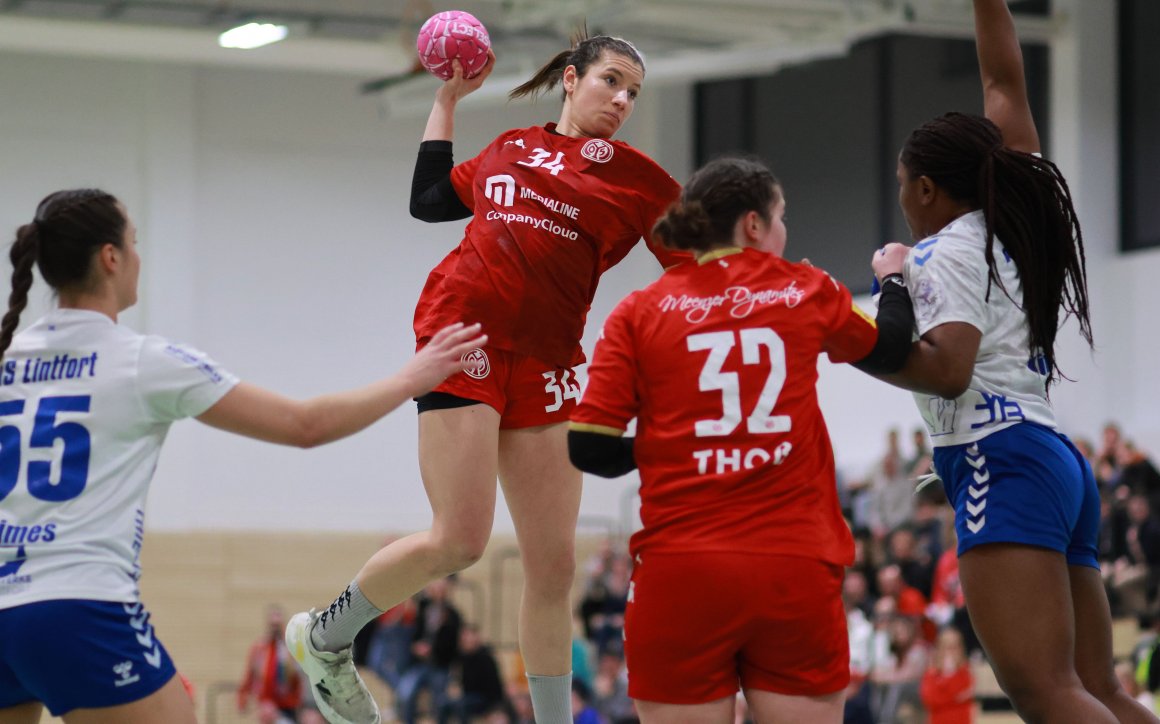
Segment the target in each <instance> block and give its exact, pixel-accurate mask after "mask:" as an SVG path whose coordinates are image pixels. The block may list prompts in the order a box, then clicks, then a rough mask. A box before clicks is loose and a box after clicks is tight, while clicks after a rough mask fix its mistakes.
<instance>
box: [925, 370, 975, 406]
mask: <svg viewBox="0 0 1160 724" xmlns="http://www.w3.org/2000/svg"><path fill="white" fill-rule="evenodd" d="M934 382H935V384H933V385H932V387H933V388H934V393H935V394H937V395H938V396H939V397H941V398H943V399H945V400H954V399H957V398H959V397H961V396H962V395H963V394H964V393H966V391H967V390H968V389H970V386H971V370H970V369H968V370H967V371H966V374H963V373H962V372H961V371H959V370H950V369H948V370H945V371H944V372H943V373H942V374H940V375H939V376H938V378H937V379H936V380H935V381H934Z"/></svg>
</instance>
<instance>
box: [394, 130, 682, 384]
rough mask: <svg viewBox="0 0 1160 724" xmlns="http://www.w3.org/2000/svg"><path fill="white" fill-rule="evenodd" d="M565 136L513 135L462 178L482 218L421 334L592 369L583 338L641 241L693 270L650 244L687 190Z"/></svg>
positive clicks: (639, 161)
mask: <svg viewBox="0 0 1160 724" xmlns="http://www.w3.org/2000/svg"><path fill="white" fill-rule="evenodd" d="M554 129H555V124H552V123H549V124H548V125H547V126H545V127H539V126H535V127H532V128H521V129H517V130H512V131H508V132H507V133H504V134H503V135H502V136H500V137H499V138H497V139H495V141H493V142H492V143H491V145H490V146H488V147H487V148H485V149H484V150H483V151H482V152H481V153H480V154H479V155H478V156H476V157H475V158H473V159H471V160H470V161H467V162H465V163H462V164H459V165H458V166H456V167H455V168H453V169H452V171H451V182H452V184H453V185H454V187H455V191H456V193H457V194H459V198H460V199H461V200H462V201H463V203H464V205H466V206H467V207H468V208H470V209H471V210H472V211H473V212H474V215H475V216H474V218H473V219H472V220H471V222H470V223H469V224H468V225H467V230H466V234H465V236H464V239H463V241H462V242H460V244H459V246H458V247H456V248H455V250H454V251H452V252H451V253H450V254H448V255H447V256H446V257H445V258H444V259H443V261H441V262H440V263H439V265H438V266H437V267H435V269H434V270H433V271H432V272H431V275H430V276H429V277H428V278H427V284H426V286H425V287H424V288H423V293H422V295H421V296H420V298H419V304H418V307H417V308H416V310H415V334H416V335H417V337H418V338H419V339H423V338H425V337H430V336H432V335H434V334H435V332H437V331H438V330H439V329H441V328H443V327H444V326H446V325H448V324H451V323H453V322H459V321H463V322H472V323H474V322H481V323H482V324H483V328H484V330H486V332H487V336H488V344H489V345H492V346H495V347H498V348H500V349H506V350H510V351H512V352H517V353H520V354H526V355H530V356H532V357H535V358H537V359H540V360H543V361H545V362H549V363H553V364H557V365H560V366H574V365H576V364H579V363H581V362H583V361H584V353H583V351H582V350H581V348H580V337H581V335H582V334H583V331H584V320H585V317H586V316H587V314H588V308H589V305H590V304H591V302H592V297H593V295H594V294H595V293H596V283H597V281H598V280H599V279H600V275H601V274H603V273H604V271H605V270H607V269H608V268H609V267H611V266H613V265H614V264H616V263H617V262H619V261H620V260H621V259H623V258H624V256H625V255H626V254H628V252H629V251H630V250H631V249H632V247H633V245H635V244H636V242H637V241H639V240H640V239H641V238H642V237H643V238H645V239H650V241H649V248H650V249H651V250H652V252H653V254H654V255H656V257H657V258H658V259H659V260H660V262H661V264H662V265H663V266H672V265H673V264H676V263H679V262H680V261H682V260H684V259H687V258H688V257H687V255H681V254H674V253H673V252H669V251H667V250H665V249H664V248H663V247H661V246H660V245H659V244H655V245H654V244H653V243H652V242H651V233H652V226H653V224H654V223H655V222H656V220H657V218H658V217H659V216H660V215H661V214H662V213H663V212H664V211H665V209H667V208H668V206H669V204H671V203H672V202H673V201H674V200H676V198H677V196H678V195H679V194H680V186H679V185H678V184H677V182H676V181H674V180H673V178H672V177H671V176H669V175H668V174H667V173H666V172H665V171H664V170H663V169H662V168H661V167H660V166H658V165H657V164H656V163H654V162H653V161H652V160H651V159H650V158H648V157H647V156H645V155H644V154H643V153H641V152H639V151H637V150H636V149H634V148H632V147H631V146H629V145H628V144H626V143H622V142H620V141H606V140H603V139H599V138H572V137H570V136H562V135H560V134H558V133H555V132H554Z"/></svg>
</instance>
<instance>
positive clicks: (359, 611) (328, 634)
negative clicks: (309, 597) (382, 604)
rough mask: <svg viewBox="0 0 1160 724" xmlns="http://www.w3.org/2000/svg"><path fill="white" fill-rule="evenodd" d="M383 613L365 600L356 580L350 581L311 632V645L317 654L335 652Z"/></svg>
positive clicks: (351, 642) (349, 642) (345, 646)
mask: <svg viewBox="0 0 1160 724" xmlns="http://www.w3.org/2000/svg"><path fill="white" fill-rule="evenodd" d="M382 613H383V610H382V609H381V608H378V607H377V606H375V605H374V604H373V603H371V602H370V601H368V600H367V597H366V596H364V595H363V592H362V591H360V590H359V587H358V581H351V582H350V585H349V586H347V587H346V590H345V591H343V592H342V593H340V594H338V598H336V599H334V603H332V604H330V608H328V609H326V610H325V611H323V612H322V615H321V616H319V617H318V620H317V621H315V622H314V627H313V628H312V629H310V642H311V643H313V644H314V648H316V649H318V650H319V651H329V652H330V653H335V652H338V651H342V650H343V649H345V648H347V647H348V646H350V645H351V644H353V643H354V637H355V636H356V635H358V632H359V631H361V630H362V627H363V626H366V625H367V624H368V623H370V622H371V621H373V620H375V619H376V618H378V617H379V616H380V615H382Z"/></svg>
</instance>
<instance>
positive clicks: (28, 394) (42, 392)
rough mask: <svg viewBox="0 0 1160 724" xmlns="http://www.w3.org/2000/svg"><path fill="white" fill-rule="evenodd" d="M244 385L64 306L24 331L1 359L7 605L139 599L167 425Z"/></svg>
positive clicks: (1, 538) (2, 563) (2, 559)
mask: <svg viewBox="0 0 1160 724" xmlns="http://www.w3.org/2000/svg"><path fill="white" fill-rule="evenodd" d="M237 381H238V380H237V378H236V377H234V376H233V375H231V374H229V373H228V372H225V371H223V370H221V369H220V368H218V367H217V366H216V365H215V364H214V363H213V361H212V360H210V359H209V358H208V357H206V356H205V355H203V354H202V353H201V352H198V351H196V350H193V349H189V348H187V347H183V346H180V345H177V344H174V343H172V342H169V341H168V340H165V339H162V338H160V337H154V336H146V335H141V334H137V333H136V332H134V331H132V330H130V329H127V328H125V327H122V326H119V325H117V324H116V323H115V322H113V321H112V320H111V319H109V317H107V316H105V315H103V314H100V313H98V312H92V311H83V310H76V309H58V310H56V311H53V312H51V313H50V314H48V315H46V316H45V317H43V318H42V319H40V320H39V321H37V322H36V323H35V324H33V325H32V326H31V327H29V328H28V329H26V330H25V331H23V332H21V333H20V334H18V335H16V337H15V338H14V340H13V342H12V346H11V348H10V349H9V350H8V351H7V352H6V353H5V354H4V357H3V359H2V360H0V609H4V608H10V607H13V606H18V605H22V604H26V603H32V602H34V601H45V600H52V599H68V598H79V599H89V600H98V601H125V602H128V601H135V600H136V599H137V596H138V589H137V579H138V577H139V576H140V566H139V556H140V551H141V543H142V538H143V535H144V521H145V512H144V511H145V498H146V494H147V492H148V488H149V481H150V479H151V478H152V477H153V471H154V469H155V468H156V466H157V457H158V455H159V454H160V452H161V445H162V443H163V442H164V440H165V435H166V433H167V432H168V431H169V426H170V424H171V423H172V422H173V421H175V420H179V419H181V418H184V417H193V416H196V415H200V414H201V413H203V412H205V411H206V410H207V409H209V408H210V407H211V406H213V405H214V403H216V402H217V401H218V400H220V399H221V398H222V397H223V396H224V395H225V394H226V393H227V392H229V391H230V390H231V389H232V388H233V386H234V385H235V384H237Z"/></svg>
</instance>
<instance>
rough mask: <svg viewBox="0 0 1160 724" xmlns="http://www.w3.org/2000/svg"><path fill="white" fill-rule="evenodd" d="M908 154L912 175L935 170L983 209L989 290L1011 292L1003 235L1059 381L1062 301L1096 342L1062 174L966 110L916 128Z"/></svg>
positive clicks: (1039, 345) (957, 194)
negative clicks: (1002, 273)
mask: <svg viewBox="0 0 1160 724" xmlns="http://www.w3.org/2000/svg"><path fill="white" fill-rule="evenodd" d="M901 161H902V165H903V166H905V167H906V169H907V171H908V172H909V173H910V175H911V176H912V177H914V178H918V177H920V176H928V177H929V178H930V179H931V180H932V181H934V183H935V184H937V185H938V186H939V188H941V189H942V190H943V191H945V192H946V193H947V194H948V195H950V197H951V198H952V199H954V200H955V201H958V202H960V203H965V204H968V205H970V206H971V207H972V208H976V209H982V210H983V215H984V217H985V218H986V223H987V245H986V252H985V257H986V260H987V269H988V277H987V297H986V298H987V299H990V295H991V285H992V284H998V285H999V288H1000V289H1002V290H1003V293H1004V294H1007V296H1008V298H1010V297H1011V295H1010V293H1008V291H1007V289H1006V287H1004V286H1003V282H1002V280H1001V279H1000V277H999V272H998V267H997V266H996V263H995V251H994V241H995V237H996V236H998V237H999V239H1001V240H1002V242H1003V247H1004V249H1005V250H1006V252H1007V254H1008V255H1009V256H1010V257H1011V260H1012V261H1013V262H1015V268H1016V269H1017V270H1018V271H1019V280H1020V281H1021V282H1022V285H1023V303H1022V309H1023V312H1024V313H1025V314H1026V315H1027V327H1028V331H1029V334H1030V338H1031V350H1030V352H1031V355H1032V357H1033V358H1034V357H1035V356H1037V355H1042V356H1043V357H1044V359H1045V360H1046V363H1047V367H1046V370H1047V374H1048V377H1047V384H1048V385H1050V384H1051V383H1053V382H1058V381H1059V379H1060V377H1061V375H1060V373H1059V371H1058V370H1057V368H1056V365H1055V336H1056V333H1057V332H1058V331H1059V328H1060V326H1061V324H1062V322H1061V320H1060V318H1059V310H1060V307H1061V306H1062V308H1063V310H1064V311H1065V312H1066V316H1065V317H1064V320H1066V319H1067V317H1069V316H1071V315H1075V317H1076V318H1077V319H1078V320H1079V328H1080V334H1082V335H1083V338H1084V339H1085V340H1086V341H1087V343H1088V345H1089V346H1090V345H1091V344H1092V329H1091V318H1090V314H1089V307H1088V292H1087V262H1086V259H1085V257H1084V250H1083V232H1082V231H1081V230H1080V226H1079V219H1078V218H1076V213H1075V207H1074V206H1073V205H1072V201H1071V191H1070V190H1069V189H1068V186H1067V181H1066V180H1065V179H1064V177H1063V174H1061V173H1060V172H1059V169H1058V168H1057V167H1056V165H1055V164H1053V163H1052V162H1050V161H1048V160H1046V159H1043V158H1040V157H1038V156H1035V155H1033V154H1029V153H1023V152H1021V151H1015V150H1013V149H1010V148H1006V147H1005V146H1004V145H1003V134H1002V133H1001V132H1000V130H999V128H998V126H996V125H995V124H994V123H992V122H991V121H989V120H987V119H986V118H980V117H978V116H971V115H967V114H963V113H948V114H946V115H944V116H941V117H939V118H936V119H934V120H933V121H930V122H929V123H926V124H925V125H923V126H921V127H919V128H918V129H917V130H915V131H914V133H912V134H911V135H910V138H909V139H907V141H906V145H905V146H903V148H902V156H901ZM1013 301H1015V300H1013Z"/></svg>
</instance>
